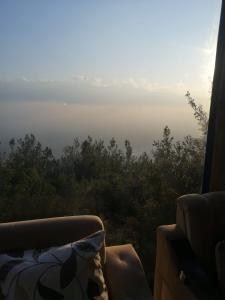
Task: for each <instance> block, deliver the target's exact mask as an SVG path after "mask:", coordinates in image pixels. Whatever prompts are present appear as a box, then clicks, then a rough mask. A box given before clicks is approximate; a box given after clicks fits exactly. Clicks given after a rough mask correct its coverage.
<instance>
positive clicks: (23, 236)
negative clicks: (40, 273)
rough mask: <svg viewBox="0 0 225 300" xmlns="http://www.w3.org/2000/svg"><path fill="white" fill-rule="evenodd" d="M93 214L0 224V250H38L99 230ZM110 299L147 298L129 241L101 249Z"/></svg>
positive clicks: (138, 299)
mask: <svg viewBox="0 0 225 300" xmlns="http://www.w3.org/2000/svg"><path fill="white" fill-rule="evenodd" d="M103 228H104V226H103V223H102V221H101V220H100V219H99V218H98V217H96V216H71V217H58V218H49V219H39V220H32V221H21V222H11V223H2V224H0V252H1V253H4V252H9V251H13V250H19V249H23V250H26V249H38V248H39V249H42V248H47V247H51V246H58V245H63V244H66V243H69V242H72V241H76V240H79V239H81V238H83V237H85V236H87V235H90V234H92V233H94V232H95V231H98V230H101V229H103ZM101 258H102V261H103V265H104V267H103V268H104V269H103V272H104V277H105V280H106V284H107V288H108V292H109V297H110V300H126V299H127V300H132V299H134V300H151V292H150V289H149V287H148V283H147V281H146V277H145V274H144V271H143V267H142V264H141V261H140V259H139V257H138V255H137V253H136V252H135V250H134V248H133V247H132V245H130V244H126V245H120V246H111V247H106V246H104V247H103V248H102V249H101Z"/></svg>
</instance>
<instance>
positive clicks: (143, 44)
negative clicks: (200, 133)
mask: <svg viewBox="0 0 225 300" xmlns="http://www.w3.org/2000/svg"><path fill="white" fill-rule="evenodd" d="M220 6H221V1H220V0H189V1H185V0H135V1H134V0H64V1H60V0H55V1H52V0H39V1H36V0H20V1H18V0H2V1H0V140H2V141H3V142H4V141H6V140H7V139H8V138H9V137H12V136H18V135H24V134H25V133H26V132H34V133H35V134H37V135H38V137H39V138H40V139H41V140H43V141H44V142H46V143H49V144H50V145H52V146H53V147H55V148H57V147H58V148H59V147H61V146H62V145H63V143H68V142H70V141H72V137H73V136H80V137H85V136H87V135H88V134H92V135H93V136H95V137H103V138H106V139H108V138H109V137H110V136H115V137H117V138H118V139H122V138H124V137H127V138H130V139H131V140H132V141H133V144H134V145H135V147H136V149H137V151H139V149H146V147H149V145H150V144H151V142H152V140H153V139H154V138H157V137H159V136H160V133H161V131H162V128H163V126H164V125H166V124H168V125H169V126H171V127H172V129H173V130H174V132H175V135H177V137H178V138H179V137H181V136H183V135H185V134H188V133H190V134H197V127H196V125H195V124H194V122H193V119H192V117H191V110H190V109H189V108H188V107H187V105H186V103H185V98H184V94H185V92H186V91H187V90H190V91H191V93H192V94H193V95H194V96H195V97H196V98H197V99H198V101H199V102H201V103H202V104H203V105H204V106H205V107H206V109H208V106H209V91H210V81H211V80H212V74H213V68H214V59H215V46H216V38H217V32H218V22H219V14H220ZM156 116H157V117H156ZM181 116H182V117H181ZM60 120H61V121H60ZM182 121H183V123H182ZM192 123H193V124H192Z"/></svg>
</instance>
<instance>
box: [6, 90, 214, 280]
mask: <svg viewBox="0 0 225 300" xmlns="http://www.w3.org/2000/svg"><path fill="white" fill-rule="evenodd" d="M186 98H187V100H188V103H189V105H191V107H192V108H193V111H194V117H195V118H196V120H197V121H198V123H199V126H200V130H201V131H202V136H201V138H194V137H192V136H186V137H184V138H183V140H181V141H175V140H174V138H173V136H172V134H171V131H170V129H169V127H168V126H166V127H165V128H164V130H163V133H162V138H161V139H160V140H157V141H155V142H154V144H153V150H152V153H151V155H148V154H147V153H142V154H140V155H135V154H133V150H132V145H131V143H130V142H129V141H128V140H126V141H125V142H124V147H125V148H124V150H121V149H120V148H119V147H118V145H117V142H116V140H115V139H114V138H112V139H111V140H110V142H109V143H108V144H107V145H106V144H105V142H104V141H103V140H101V139H99V140H94V139H92V138H91V137H88V138H87V139H85V140H79V139H78V138H75V139H74V142H73V144H72V145H69V146H66V147H65V148H64V151H63V153H62V155H61V157H59V158H56V157H55V156H54V155H53V153H52V150H51V149H50V148H49V147H43V146H42V145H41V143H40V142H39V141H38V140H37V139H36V138H35V136H34V135H33V134H27V135H25V137H24V138H19V139H11V140H10V141H9V147H10V151H9V153H7V154H6V153H1V156H0V222H7V221H18V220H26V219H36V218H45V217H53V216H65V215H78V214H95V215H98V216H100V217H101V218H102V220H103V222H104V224H105V227H106V230H107V243H108V244H116V243H132V244H134V246H135V248H136V250H137V251H138V252H139V254H140V256H141V258H142V260H143V261H144V265H145V266H147V267H146V271H147V273H148V276H149V277H150V278H151V279H152V278H153V268H154V259H155V233H156V227H157V226H158V225H161V224H170V223H174V222H175V211H176V209H175V199H176V198H177V197H179V196H180V195H182V194H186V193H194V192H200V186H201V178H202V171H203V160H204V151H205V136H206V133H207V125H208V124H207V123H208V117H207V114H206V113H205V112H204V110H203V108H202V107H201V106H200V105H197V104H196V102H195V100H194V99H193V98H192V97H191V95H190V93H189V92H187V94H186Z"/></svg>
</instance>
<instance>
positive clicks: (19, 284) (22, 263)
mask: <svg viewBox="0 0 225 300" xmlns="http://www.w3.org/2000/svg"><path fill="white" fill-rule="evenodd" d="M104 237H105V234H104V231H103V230H101V231H98V232H96V233H94V234H92V235H90V236H88V237H86V238H84V239H81V240H79V241H76V242H73V243H69V244H66V245H63V246H59V247H51V248H49V249H33V250H26V251H15V252H10V253H5V254H1V255H0V284H1V288H2V293H3V295H4V297H6V298H7V300H31V299H32V300H33V299H35V300H48V299H55V300H58V299H59V300H60V299H65V300H72V299H76V300H79V299H82V300H83V299H85V300H86V299H90V300H91V299H92V300H93V299H98V300H107V299H108V293H107V289H106V285H105V281H104V277H103V272H102V266H101V257H100V254H99V251H100V249H101V248H102V245H103V243H104Z"/></svg>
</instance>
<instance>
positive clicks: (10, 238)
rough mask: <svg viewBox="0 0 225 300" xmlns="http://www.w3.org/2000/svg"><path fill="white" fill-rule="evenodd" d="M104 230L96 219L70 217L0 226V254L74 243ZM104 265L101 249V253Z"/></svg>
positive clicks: (103, 250)
mask: <svg viewBox="0 0 225 300" xmlns="http://www.w3.org/2000/svg"><path fill="white" fill-rule="evenodd" d="M101 229H104V227H103V224H102V221H101V220H100V218H98V217H96V216H71V217H59V218H49V219H39V220H31V221H22V222H11V223H2V224H0V252H1V253H3V252H6V251H11V250H16V249H17V250H19V249H23V250H25V249H42V248H47V247H51V246H58V245H63V244H66V243H69V242H73V241H77V240H79V239H81V238H83V237H85V236H87V235H90V234H92V233H94V232H96V231H98V230H101ZM101 257H102V259H103V262H105V246H104V247H103V248H102V250H101Z"/></svg>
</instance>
